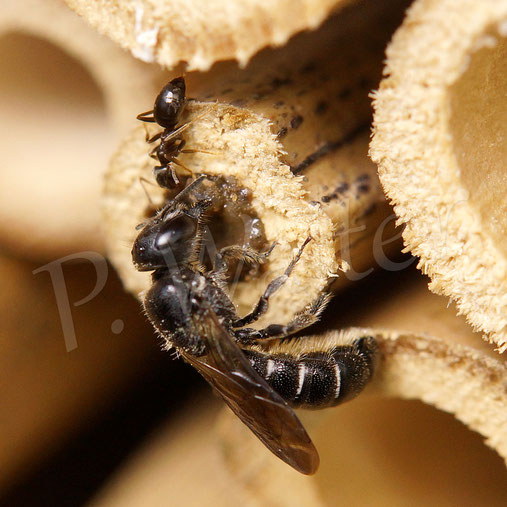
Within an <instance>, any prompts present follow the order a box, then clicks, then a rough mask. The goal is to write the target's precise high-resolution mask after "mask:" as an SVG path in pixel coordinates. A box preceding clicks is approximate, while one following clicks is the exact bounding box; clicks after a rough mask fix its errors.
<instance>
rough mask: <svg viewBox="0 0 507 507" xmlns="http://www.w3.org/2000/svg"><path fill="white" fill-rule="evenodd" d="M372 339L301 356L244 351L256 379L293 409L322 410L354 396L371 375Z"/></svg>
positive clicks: (362, 339)
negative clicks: (260, 378)
mask: <svg viewBox="0 0 507 507" xmlns="http://www.w3.org/2000/svg"><path fill="white" fill-rule="evenodd" d="M376 351H377V346H376V342H375V340H374V339H373V338H372V337H364V338H360V339H358V340H356V341H355V342H354V343H353V344H351V345H345V346H339V347H333V348H331V349H330V350H327V351H320V352H311V353H306V354H304V355H299V356H298V355H291V354H286V353H276V354H270V353H264V352H259V351H257V350H245V351H244V352H245V355H246V356H247V357H248V359H249V360H250V363H251V364H252V366H253V367H254V369H255V370H256V371H257V373H259V375H260V376H261V377H262V378H264V379H265V380H266V382H267V383H268V384H269V385H270V387H272V388H273V389H274V390H275V391H276V392H277V393H278V394H280V396H282V398H284V399H285V401H287V403H289V405H291V406H293V407H304V408H324V407H330V406H333V405H337V404H338V403H342V402H343V401H346V400H349V399H351V398H354V397H355V396H357V395H358V394H359V393H360V392H361V391H362V390H363V388H364V387H365V385H366V384H367V383H368V381H369V380H370V378H371V376H372V375H373V370H374V364H375V356H376Z"/></svg>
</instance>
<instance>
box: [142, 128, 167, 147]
mask: <svg viewBox="0 0 507 507" xmlns="http://www.w3.org/2000/svg"><path fill="white" fill-rule="evenodd" d="M163 133H164V131H163V130H162V132H159V133H158V134H155V135H154V136H151V137H150V135H149V134H148V130H146V142H147V143H148V144H151V143H154V142H155V141H158V140H159V139H160V138H161V137H162V134H163ZM156 148H158V146H157V147H156ZM156 148H155V149H156Z"/></svg>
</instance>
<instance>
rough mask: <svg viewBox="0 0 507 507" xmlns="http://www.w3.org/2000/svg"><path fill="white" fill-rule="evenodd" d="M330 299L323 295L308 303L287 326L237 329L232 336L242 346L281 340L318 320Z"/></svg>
mask: <svg viewBox="0 0 507 507" xmlns="http://www.w3.org/2000/svg"><path fill="white" fill-rule="evenodd" d="M330 299H331V295H330V294H323V295H322V296H320V297H319V298H317V299H316V300H315V301H313V303H310V304H309V305H307V306H306V307H305V308H303V310H301V311H300V312H298V313H296V315H295V317H294V318H293V319H292V320H291V321H290V322H289V323H288V324H285V325H282V324H270V325H269V326H267V327H265V328H264V329H252V328H243V329H237V330H235V331H234V334H235V336H236V339H237V341H239V342H241V343H244V344H251V343H253V342H256V341H258V340H266V339H273V338H283V337H284V336H288V335H291V334H294V333H297V332H298V331H300V330H301V329H304V328H306V327H308V326H311V325H312V324H315V322H317V321H318V320H319V318H320V315H321V314H322V312H323V311H324V309H325V308H326V306H327V304H328V303H329V300H330Z"/></svg>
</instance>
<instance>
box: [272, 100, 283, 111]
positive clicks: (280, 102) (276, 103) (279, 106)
mask: <svg viewBox="0 0 507 507" xmlns="http://www.w3.org/2000/svg"><path fill="white" fill-rule="evenodd" d="M284 104H285V102H284V101H283V100H279V101H278V102H275V103H274V104H273V107H274V108H275V109H280V108H281V107H282V106H283V105H284Z"/></svg>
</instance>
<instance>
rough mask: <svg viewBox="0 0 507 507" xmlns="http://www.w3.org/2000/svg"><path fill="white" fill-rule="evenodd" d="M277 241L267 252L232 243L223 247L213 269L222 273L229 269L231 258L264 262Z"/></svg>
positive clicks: (249, 261) (250, 261)
mask: <svg viewBox="0 0 507 507" xmlns="http://www.w3.org/2000/svg"><path fill="white" fill-rule="evenodd" d="M275 246H276V243H273V244H272V245H271V247H270V248H269V250H267V251H266V252H257V251H256V250H254V249H253V248H250V247H248V246H239V245H232V246H226V247H224V248H221V249H220V250H219V252H218V253H217V255H216V257H215V262H214V263H213V271H214V272H216V273H217V274H219V275H222V274H223V273H225V272H226V271H227V270H228V269H229V262H230V261H231V260H234V259H236V260H239V261H243V262H247V263H248V264H262V263H264V262H265V261H266V259H267V258H268V257H269V255H270V254H271V252H272V251H273V248H275Z"/></svg>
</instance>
